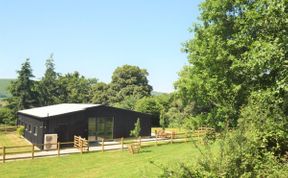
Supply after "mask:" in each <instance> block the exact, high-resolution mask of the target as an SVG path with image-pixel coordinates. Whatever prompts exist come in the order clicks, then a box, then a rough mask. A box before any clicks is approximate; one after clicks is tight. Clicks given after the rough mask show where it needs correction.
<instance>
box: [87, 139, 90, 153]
mask: <svg viewBox="0 0 288 178" xmlns="http://www.w3.org/2000/svg"><path fill="white" fill-rule="evenodd" d="M89 149H90V144H89V141H88V140H87V151H88V152H89V151H90V150H89Z"/></svg>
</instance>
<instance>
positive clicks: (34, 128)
mask: <svg viewBox="0 0 288 178" xmlns="http://www.w3.org/2000/svg"><path fill="white" fill-rule="evenodd" d="M33 134H34V135H37V127H33Z"/></svg>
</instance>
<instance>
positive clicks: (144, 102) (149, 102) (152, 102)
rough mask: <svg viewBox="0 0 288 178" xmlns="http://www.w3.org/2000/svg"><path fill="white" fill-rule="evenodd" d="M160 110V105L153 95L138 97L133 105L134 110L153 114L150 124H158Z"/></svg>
mask: <svg viewBox="0 0 288 178" xmlns="http://www.w3.org/2000/svg"><path fill="white" fill-rule="evenodd" d="M161 110H162V106H161V105H160V104H159V103H158V101H157V100H156V99H155V98H154V97H145V98H142V99H139V100H138V101H137V102H136V105H135V111H139V112H143V113H148V114H151V115H153V116H154V117H153V120H152V125H153V126H158V125H159V117H160V112H161Z"/></svg>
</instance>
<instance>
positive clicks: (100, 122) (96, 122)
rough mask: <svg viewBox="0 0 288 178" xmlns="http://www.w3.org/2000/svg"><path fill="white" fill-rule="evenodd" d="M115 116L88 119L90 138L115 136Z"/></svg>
mask: <svg viewBox="0 0 288 178" xmlns="http://www.w3.org/2000/svg"><path fill="white" fill-rule="evenodd" d="M113 120H114V119H113V117H98V118H95V117H91V118H89V119H88V139H89V140H90V141H93V140H97V139H98V140H99V139H102V138H105V139H112V138H113Z"/></svg>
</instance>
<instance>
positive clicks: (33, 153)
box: [32, 144, 34, 159]
mask: <svg viewBox="0 0 288 178" xmlns="http://www.w3.org/2000/svg"><path fill="white" fill-rule="evenodd" d="M32 159H34V144H32Z"/></svg>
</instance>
